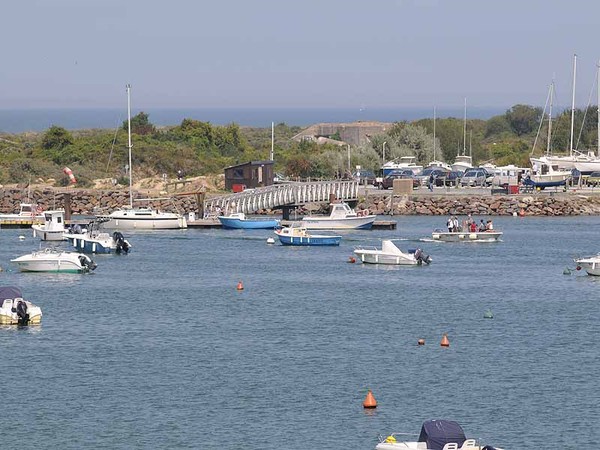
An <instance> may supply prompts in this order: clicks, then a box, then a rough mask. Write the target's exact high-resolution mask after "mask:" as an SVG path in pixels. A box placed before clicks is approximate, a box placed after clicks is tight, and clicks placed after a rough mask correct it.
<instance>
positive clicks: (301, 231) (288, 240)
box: [275, 226, 342, 246]
mask: <svg viewBox="0 0 600 450" xmlns="http://www.w3.org/2000/svg"><path fill="white" fill-rule="evenodd" d="M275 234H276V235H277V237H279V241H280V242H281V243H282V244H283V245H300V246H324V245H340V241H341V240H342V237H341V236H329V235H319V234H310V233H309V232H308V231H307V229H306V228H304V227H302V226H299V227H298V226H291V227H285V228H279V229H277V230H275Z"/></svg>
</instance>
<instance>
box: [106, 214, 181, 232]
mask: <svg viewBox="0 0 600 450" xmlns="http://www.w3.org/2000/svg"><path fill="white" fill-rule="evenodd" d="M99 218H100V219H108V220H106V221H105V222H104V223H103V226H104V228H111V229H119V230H176V229H180V228H187V222H186V220H185V218H184V217H180V216H178V215H176V214H172V215H169V216H164V217H160V216H147V217H144V216H135V215H131V216H127V215H123V216H112V215H109V216H99Z"/></svg>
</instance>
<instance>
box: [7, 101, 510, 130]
mask: <svg viewBox="0 0 600 450" xmlns="http://www.w3.org/2000/svg"><path fill="white" fill-rule="evenodd" d="M506 109H507V108H501V107H496V108H469V117H470V118H471V119H489V118H490V117H492V116H494V115H497V114H503V113H504V112H505V111H506ZM142 110H143V111H145V112H146V113H147V114H148V115H149V119H150V122H152V123H153V124H155V125H160V126H162V125H179V124H180V123H181V121H182V120H183V119H186V118H187V119H196V120H202V121H206V122H210V123H212V124H214V125H227V124H229V123H232V122H235V123H237V124H239V125H242V126H252V127H261V128H270V127H271V122H275V123H281V122H284V123H286V124H288V125H298V126H308V125H311V124H313V123H318V122H354V121H356V120H363V121H368V120H377V121H382V122H397V121H402V120H417V119H422V118H428V117H433V106H432V107H431V108H406V107H400V108H359V107H358V106H357V107H356V108H260V107H257V108H143V109H142ZM139 111H140V110H139V108H138V109H136V110H134V111H132V113H133V114H137V113H138V112H139ZM126 114H127V110H126V109H125V105H123V108H120V109H110V108H106V109H17V110H9V109H0V132H7V133H21V132H24V131H41V130H46V129H48V128H50V127H51V126H52V125H58V126H61V127H64V128H67V129H87V128H112V129H114V128H116V127H119V126H121V124H122V123H123V121H124V120H127V115H126ZM437 114H438V117H440V118H441V117H462V116H463V110H462V108H461V107H458V108H438V109H437Z"/></svg>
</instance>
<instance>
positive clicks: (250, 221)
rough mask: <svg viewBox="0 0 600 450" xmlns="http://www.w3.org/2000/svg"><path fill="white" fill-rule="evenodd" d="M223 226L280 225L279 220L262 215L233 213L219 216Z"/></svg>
mask: <svg viewBox="0 0 600 450" xmlns="http://www.w3.org/2000/svg"><path fill="white" fill-rule="evenodd" d="M219 221H220V222H221V225H223V228H236V229H248V230H250V229H253V230H254V229H273V228H275V227H277V226H279V220H277V219H272V218H262V217H246V215H245V214H244V213H241V212H239V213H233V214H230V215H228V216H219Z"/></svg>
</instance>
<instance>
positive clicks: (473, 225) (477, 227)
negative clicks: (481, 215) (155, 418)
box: [446, 214, 494, 233]
mask: <svg viewBox="0 0 600 450" xmlns="http://www.w3.org/2000/svg"><path fill="white" fill-rule="evenodd" d="M446 226H447V227H448V233H456V232H459V231H470V232H471V233H477V232H485V231H493V230H494V223H493V222H492V220H491V219H488V221H487V222H484V221H483V219H481V220H480V222H479V224H477V222H476V221H475V220H474V219H473V218H472V217H471V214H469V215H468V216H467V218H466V219H465V220H463V222H462V224H461V223H460V222H459V221H458V218H457V217H456V216H450V217H449V218H448V221H447V222H446Z"/></svg>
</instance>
